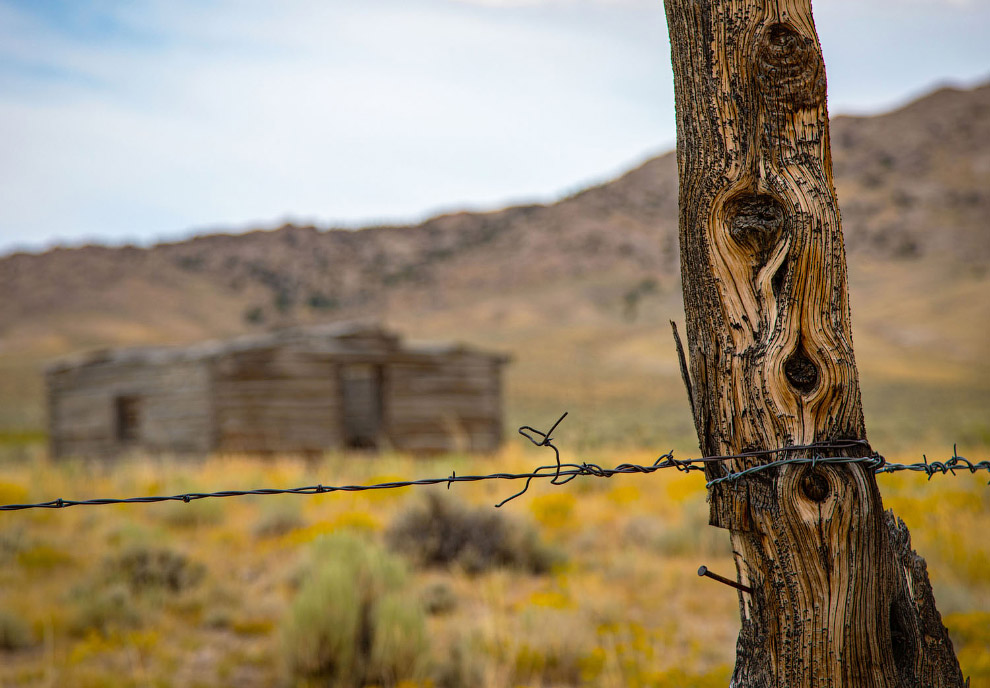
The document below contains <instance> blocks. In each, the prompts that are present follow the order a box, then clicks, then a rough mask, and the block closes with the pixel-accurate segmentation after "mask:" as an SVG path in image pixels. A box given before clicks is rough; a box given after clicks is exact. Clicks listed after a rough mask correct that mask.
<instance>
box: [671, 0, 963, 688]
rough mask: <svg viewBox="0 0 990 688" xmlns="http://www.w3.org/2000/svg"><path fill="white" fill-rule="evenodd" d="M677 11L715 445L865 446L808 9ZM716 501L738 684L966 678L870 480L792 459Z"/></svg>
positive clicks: (690, 298) (689, 205)
mask: <svg viewBox="0 0 990 688" xmlns="http://www.w3.org/2000/svg"><path fill="white" fill-rule="evenodd" d="M665 5H666V10H667V19H668V27H669V30H670V37H671V54H672V61H673V65H674V86H675V98H676V106H677V159H678V170H679V175H680V199H679V204H680V220H679V222H680V240H681V274H682V280H683V290H684V300H685V310H686V320H687V323H686V324H687V339H688V348H689V354H690V373H691V378H692V387H693V409H692V410H693V413H694V418H695V424H696V427H697V431H698V437H699V441H700V444H701V450H702V452H703V453H705V454H707V455H721V454H736V453H739V452H742V451H748V450H764V449H775V448H779V447H782V446H786V445H792V444H808V443H812V442H818V441H830V440H841V439H865V438H866V429H865V424H864V420H863V412H862V405H861V402H860V390H859V380H858V376H857V372H856V364H855V358H854V355H853V346H852V330H851V324H850V314H849V303H848V291H847V285H846V264H845V254H844V249H843V245H842V234H841V228H840V218H839V211H838V206H837V203H836V198H835V191H834V187H833V182H832V165H831V155H830V149H829V132H828V118H827V110H826V101H825V92H826V87H825V66H824V63H823V61H822V57H821V49H820V47H819V44H818V39H817V35H816V32H815V27H814V22H813V19H812V15H811V5H810V1H809V0H780V1H779V2H769V1H768V0H666V2H665ZM749 461H752V460H749ZM746 465H747V464H746V462H744V461H742V460H738V461H734V462H733V465H732V466H731V468H732V470H739V469H742V468H744V467H746ZM726 469H727V467H726V466H720V465H717V464H711V465H710V466H709V467H708V468H707V469H706V471H707V474H708V475H709V477H715V476H717V475H721V474H723V471H725V470H726ZM710 503H711V523H712V524H713V525H716V526H719V527H723V528H727V529H729V530H730V533H731V539H732V545H733V550H734V555H735V559H736V567H737V572H738V577H739V580H740V581H741V582H742V583H744V584H745V585H747V586H749V587H751V588H753V593H752V594H749V593H745V592H741V593H739V602H740V616H741V619H742V630H741V632H740V635H739V643H738V648H737V658H736V667H735V672H734V674H733V682H732V685H734V686H753V687H761V688H762V687H769V686H856V687H861V686H862V687H870V686H878V687H879V686H920V685H931V686H960V685H962V677H961V673H960V671H959V666H958V663H957V662H956V660H955V657H954V655H953V654H952V649H951V643H950V642H949V640H948V634H947V632H946V631H945V629H944V627H943V626H942V625H941V621H940V619H939V618H938V613H937V611H935V606H934V601H933V600H932V599H931V595H930V587H927V590H928V594H927V597H925V596H924V595H922V597H923V598H924V599H923V600H922V601H917V600H915V602H917V603H915V602H911V603H910V604H908V603H906V600H907V596H906V595H905V594H904V592H903V591H904V589H905V586H906V583H905V581H906V580H912V576H913V575H916V572H909V571H908V569H907V567H906V566H905V564H904V563H903V559H904V558H905V557H907V554H908V553H907V552H905V551H903V549H902V548H903V547H904V546H905V544H904V539H903V538H901V539H900V540H898V539H896V538H893V537H892V532H893V531H892V530H891V526H890V525H889V523H887V522H885V517H884V514H883V506H882V502H881V499H880V494H879V492H878V490H877V486H876V482H875V480H874V476H873V474H872V473H870V472H868V471H866V470H864V469H862V468H861V467H859V466H827V467H825V466H818V467H815V468H812V467H810V466H800V467H798V466H784V467H781V468H779V469H777V470H776V471H766V472H763V473H760V474H758V475H754V476H753V477H751V478H748V479H746V480H745V481H744V482H738V483H724V484H722V485H719V486H716V488H714V489H713V490H712V491H711V493H710ZM907 546H909V544H908V545H907ZM899 547H900V548H901V549H899ZM908 552H909V550H908ZM918 583H919V582H918V581H915V584H914V586H913V588H912V589H913V590H914V593H915V595H917V594H918V591H919V589H921V588H926V586H927V585H928V584H927V577H925V580H924V583H923V585H919V584H918ZM920 628H925V629H926V630H925V632H924V633H921V632H920V631H919V629H920ZM928 634H934V635H933V636H931V637H932V638H934V642H929V640H928V639H926V636H927V635H928Z"/></svg>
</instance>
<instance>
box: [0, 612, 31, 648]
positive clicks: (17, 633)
mask: <svg viewBox="0 0 990 688" xmlns="http://www.w3.org/2000/svg"><path fill="white" fill-rule="evenodd" d="M33 641H34V639H33V638H32V637H31V629H30V627H29V626H28V624H27V622H26V621H24V619H22V618H21V617H19V616H17V615H16V614H14V613H12V612H8V611H4V610H2V609H0V650H22V649H24V648H26V647H31V645H32V644H33Z"/></svg>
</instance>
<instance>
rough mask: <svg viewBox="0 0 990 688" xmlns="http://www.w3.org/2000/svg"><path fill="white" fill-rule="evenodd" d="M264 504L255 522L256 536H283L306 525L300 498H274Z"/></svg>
mask: <svg viewBox="0 0 990 688" xmlns="http://www.w3.org/2000/svg"><path fill="white" fill-rule="evenodd" d="M262 504H263V506H262V510H261V515H260V516H259V517H258V520H257V521H256V522H255V524H254V534H255V537H259V538H268V537H281V536H282V535H286V534H287V533H291V532H292V531H293V530H298V529H299V528H302V527H303V526H304V525H306V523H305V522H304V521H303V516H302V505H301V504H300V503H299V500H298V499H273V500H269V501H267V502H262Z"/></svg>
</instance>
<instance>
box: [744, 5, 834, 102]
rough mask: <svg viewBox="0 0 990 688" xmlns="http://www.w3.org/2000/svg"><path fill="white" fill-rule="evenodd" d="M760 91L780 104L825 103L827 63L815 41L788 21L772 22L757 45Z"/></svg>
mask: <svg viewBox="0 0 990 688" xmlns="http://www.w3.org/2000/svg"><path fill="white" fill-rule="evenodd" d="M757 68H758V72H757V73H758V79H759V82H760V88H761V91H762V92H763V93H764V95H765V96H769V97H772V98H773V100H774V103H775V104H776V105H777V106H780V107H788V108H792V109H800V108H813V107H818V106H820V105H824V104H825V65H824V64H823V63H822V58H821V54H820V53H819V52H818V49H817V47H816V45H815V42H814V41H813V40H812V39H810V38H808V37H806V36H802V35H801V34H800V33H798V32H797V31H796V30H795V29H794V28H793V27H791V26H789V25H788V24H771V25H770V26H768V27H767V28H766V29H765V30H764V32H763V35H762V40H761V41H760V44H759V48H758V49H757Z"/></svg>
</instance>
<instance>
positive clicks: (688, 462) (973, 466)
mask: <svg viewBox="0 0 990 688" xmlns="http://www.w3.org/2000/svg"><path fill="white" fill-rule="evenodd" d="M566 417H567V414H566V413H565V414H564V415H562V416H561V417H560V418H559V419H557V422H556V423H554V424H553V425H552V426H551V427H550V429H549V430H548V431H547V432H542V431H540V430H537V429H535V428H533V427H531V426H529V425H524V426H522V427H521V428H519V434H520V435H522V436H523V437H525V438H526V439H528V440H529V441H530V442H532V443H533V444H534V445H536V446H537V447H548V448H550V449H552V450H553V453H554V459H555V461H554V463H552V464H547V465H544V466H538V467H537V468H534V469H533V470H532V471H530V472H528V473H491V474H489V475H457V473H456V472H451V474H450V475H449V476H447V477H446V478H423V479H421V480H397V481H393V482H387V483H377V484H374V485H322V484H320V485H313V486H309V487H293V488H284V489H281V488H262V489H258V490H224V491H221V492H188V493H185V494H178V495H169V496H161V497H128V498H126V499H83V500H74V499H62V498H59V499H53V500H51V501H48V502H39V503H36V504H6V505H2V506H0V511H20V510H24V509H63V508H65V507H69V506H102V505H105V504H150V503H153V502H185V503H188V502H193V501H196V500H200V499H208V498H211V497H243V496H247V495H281V494H296V495H316V494H329V493H331V492H364V491H367V490H391V489H396V488H400V487H415V486H420V485H441V484H443V483H446V484H447V489H450V486H451V485H452V484H453V483H467V482H480V481H483V480H525V481H526V482H525V484H524V485H523V488H522V489H521V490H519V491H518V492H516V493H515V494H513V495H510V496H509V497H506V498H505V499H503V500H502V501H501V502H499V503H498V504H496V505H495V506H496V508H497V507H501V506H504V505H505V504H507V503H508V502H511V501H512V500H513V499H516V498H517V497H521V496H522V495H524V494H526V492H527V491H528V490H529V486H530V483H531V482H532V481H533V480H534V479H537V478H549V479H550V484H551V485H565V484H567V483H569V482H570V481H572V480H574V478H577V477H578V476H582V475H584V476H592V477H595V478H611V477H612V476H613V475H628V474H633V473H639V474H650V473H655V472H656V471H659V470H663V469H665V468H673V469H676V470H678V471H680V472H682V473H690V472H691V471H704V468H703V467H702V464H706V463H715V462H720V461H725V460H728V459H749V458H759V457H764V456H773V455H776V454H787V453H790V452H809V451H810V452H815V453H814V454H813V455H812V456H810V457H808V456H801V457H788V458H784V459H778V460H776V461H771V462H769V463H765V464H758V465H755V466H751V467H749V468H746V469H743V470H741V471H737V472H734V473H728V474H727V475H723V476H720V477H717V478H713V479H712V480H709V481H708V482H707V483H706V487H709V488H710V487H712V486H713V485H718V484H720V483H724V482H730V481H736V480H741V479H742V478H745V477H747V476H750V475H753V474H755V473H758V472H760V471H766V470H769V469H771V468H776V467H778V466H786V465H789V464H811V465H812V467H814V466H816V465H818V464H840V465H841V464H863V465H864V466H865V467H866V468H867V469H870V470H872V471H874V473H895V472H898V471H917V472H923V473H925V474H926V475H927V476H928V479H929V480H931V478H932V476H934V475H936V474H939V475H945V474H947V473H951V474H952V475H955V474H956V471H960V470H966V471H969V472H970V473H976V472H977V471H988V472H990V461H979V462H976V463H973V462H972V461H970V460H969V459H967V458H965V457H963V456H959V454H958V452H957V450H956V447H955V445H953V447H952V457H951V458H949V459H948V460H946V461H928V457H927V456H925V455H922V458H923V459H924V461H923V463H913V464H904V463H888V462H887V460H886V459H885V458H884V457H883V456H881V455H880V454H878V453H876V452H873V453H871V454H870V455H869V456H861V457H855V456H854V457H847V456H824V455H822V454H820V453H818V452H821V451H825V450H829V449H831V450H850V449H854V448H868V447H869V445H868V444H867V442H866V441H865V440H840V441H837V442H816V443H814V444H802V445H790V446H786V447H780V448H778V449H761V450H754V451H747V452H742V453H739V454H727V455H720V456H704V457H701V458H697V459H675V458H674V453H673V451H670V452H667V453H666V454H663V455H661V456H660V457H659V458H657V460H656V461H654V462H653V463H652V464H650V465H639V464H630V463H623V464H619V465H618V466H615V467H614V468H603V467H602V466H599V465H598V464H594V463H586V462H582V463H580V464H578V463H566V462H562V461H561V460H560V449H559V448H558V447H557V446H556V445H555V444H554V443H553V437H552V434H553V431H554V430H556V429H557V426H559V425H560V423H561V422H562V421H563V420H564V418H566ZM988 484H990V483H988Z"/></svg>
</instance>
